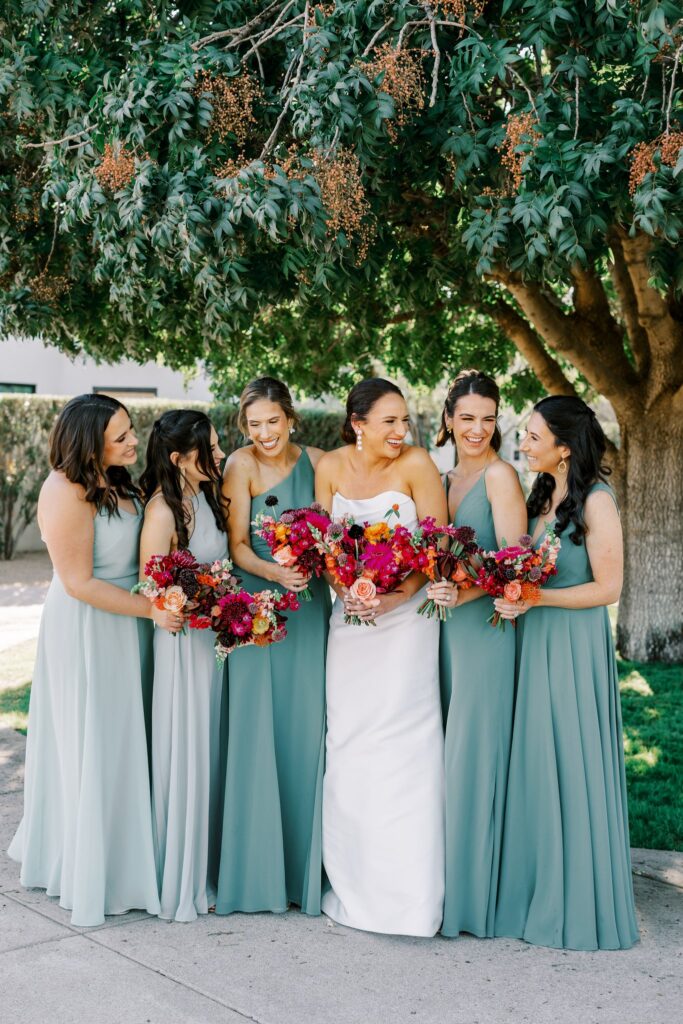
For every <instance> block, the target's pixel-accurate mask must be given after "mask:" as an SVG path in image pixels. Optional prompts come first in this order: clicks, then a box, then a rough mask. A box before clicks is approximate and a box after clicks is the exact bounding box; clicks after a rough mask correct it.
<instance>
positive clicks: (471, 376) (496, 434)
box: [436, 370, 503, 459]
mask: <svg viewBox="0 0 683 1024" xmlns="http://www.w3.org/2000/svg"><path fill="white" fill-rule="evenodd" d="M465 395H481V397H482V398H490V399H491V400H492V401H493V402H495V403H496V416H497V415H498V407H499V406H500V390H499V388H498V385H497V384H496V382H495V380H494V379H493V377H489V375H488V373H482V372H481V370H461V371H460V373H459V374H458V375H457V377H456V378H455V380H454V381H453V383H452V384H451V386H450V387H449V389H448V394H447V395H446V401H445V402H444V406H443V411H442V413H441V424H440V426H439V433H438V434H437V438H436V446H437V448H443V446H444V445H445V444H446V442H447V441H450V442H451V443H452V444H455V438H454V437H453V432H452V431H450V430H449V429H448V427H447V426H446V417H447V416H448V417H450V419H453V415H454V413H455V407H456V405H457V404H458V399H460V398H464V396H465ZM502 443H503V438H502V435H501V432H500V427H499V426H498V424H497V423H496V426H495V428H494V430H493V436H492V437H491V448H492V449H493V451H494V452H499V451H500V446H501V444H502ZM456 459H457V453H456Z"/></svg>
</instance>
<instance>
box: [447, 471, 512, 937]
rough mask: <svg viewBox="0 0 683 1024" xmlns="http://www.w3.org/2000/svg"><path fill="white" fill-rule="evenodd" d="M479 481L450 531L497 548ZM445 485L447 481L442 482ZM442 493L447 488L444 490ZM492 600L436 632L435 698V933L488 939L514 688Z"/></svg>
mask: <svg viewBox="0 0 683 1024" xmlns="http://www.w3.org/2000/svg"><path fill="white" fill-rule="evenodd" d="M485 478H486V473H483V474H482V476H481V477H480V478H479V480H478V481H477V482H476V483H475V485H474V486H473V487H472V489H471V490H470V491H468V493H467V494H466V495H465V497H464V498H463V499H462V501H461V503H460V506H459V508H458V510H457V512H456V515H455V519H454V522H453V525H454V526H471V527H472V528H473V529H474V530H476V533H477V540H478V542H479V544H480V545H481V547H483V548H485V549H486V550H487V551H491V550H495V549H496V548H497V547H498V543H497V540H496V531H495V526H494V523H493V511H492V509H491V503H490V502H489V499H488V496H487V494H486V479H485ZM446 480H447V481H448V478H446ZM447 489H448V487H447ZM492 610H493V607H492V603H491V599H490V598H489V597H481V598H479V599H478V600H476V601H471V602H469V603H468V604H463V605H462V606H461V607H457V606H456V608H455V609H454V610H453V613H452V617H451V618H450V619H447V620H446V621H445V622H443V623H442V624H441V640H440V677H441V698H442V705H443V712H444V722H445V726H446V896H445V901H444V915H443V924H442V927H441V931H442V933H443V934H444V935H458V934H459V933H460V932H469V933H470V934H472V935H478V936H480V937H483V936H491V935H493V925H494V917H495V909H496V892H497V889H498V870H499V866H500V847H501V840H502V835H503V811H504V807H505V789H506V784H507V772H508V763H509V758H510V734H511V730H512V702H513V695H514V684H515V631H514V629H513V628H512V627H511V626H508V627H507V628H506V629H505V631H502V630H500V629H494V628H493V627H492V626H491V625H490V624H489V623H488V622H487V621H486V620H487V619H488V617H489V615H490V614H491V612H492Z"/></svg>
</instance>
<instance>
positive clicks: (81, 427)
mask: <svg viewBox="0 0 683 1024" xmlns="http://www.w3.org/2000/svg"><path fill="white" fill-rule="evenodd" d="M119 409H123V411H124V412H125V413H126V415H127V416H129V418H130V414H129V413H128V410H127V409H126V407H125V405H123V404H122V403H121V402H119V401H118V400H117V399H116V398H111V397H110V396H109V395H77V396H76V397H75V398H72V399H71V401H70V402H67V404H66V405H65V406H64V408H63V409H62V411H61V412H60V414H59V416H58V417H57V421H56V422H55V425H54V427H53V428H52V433H51V434H50V465H51V466H52V468H53V469H56V470H59V471H60V472H62V473H64V475H65V476H66V478H67V480H70V481H71V483H74V484H81V486H82V487H83V488H84V489H85V500H86V501H90V502H92V504H93V505H94V506H95V508H96V509H97V511H98V512H101V511H102V509H105V510H106V511H107V513H108V515H110V516H111V515H118V514H119V498H133V499H135V498H139V497H140V490H139V488H137V487H136V486H135V484H134V483H133V480H132V478H131V475H130V473H129V472H128V470H127V469H126V467H125V466H108V467H107V468H106V469H105V468H104V465H103V462H102V460H103V457H104V432H105V430H106V429H107V427H108V426H109V421H110V419H111V418H112V416H114V415H115V413H117V412H118V411H119ZM103 480H104V481H105V482H104V484H103V483H102V481H103Z"/></svg>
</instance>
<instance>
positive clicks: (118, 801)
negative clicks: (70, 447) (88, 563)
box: [9, 509, 159, 927]
mask: <svg viewBox="0 0 683 1024" xmlns="http://www.w3.org/2000/svg"><path fill="white" fill-rule="evenodd" d="M141 526H142V511H141V510H140V509H138V511H137V512H135V513H132V512H128V511H126V510H125V509H120V510H119V514H118V515H111V516H110V515H108V514H107V512H106V511H103V512H100V513H98V514H97V515H95V517H94V527H95V539H94V546H93V576H95V577H96V578H97V579H101V580H106V581H107V582H108V583H110V584H112V585H113V586H116V587H121V588H122V589H123V590H126V591H129V590H130V588H131V587H132V586H133V584H134V583H136V582H137V579H138V549H139V539H140V528H141ZM139 621H140V620H138V619H136V618H132V617H130V616H127V615H114V614H112V613H111V612H106V611H103V610H102V609H100V608H94V607H93V606H92V605H89V604H86V603H85V602H83V601H79V600H77V599H76V598H75V597H70V596H69V594H67V592H66V590H65V589H64V585H63V583H62V581H61V580H60V578H59V576H58V575H57V574H56V573H55V574H54V575H53V577H52V582H51V583H50V588H49V590H48V592H47V597H46V599H45V606H44V608H43V615H42V618H41V623H40V633H39V636H38V649H37V652H36V665H35V670H34V674H33V685H32V687H31V703H30V707H29V718H28V738H27V745H26V781H25V786H24V816H23V818H22V821H21V824H20V826H19V830H18V832H17V834H16V835H15V837H14V839H13V840H12V844H11V846H10V848H9V855H10V857H13V858H14V859H15V860H18V861H21V884H22V885H24V886H27V887H29V888H33V887H36V888H41V889H45V890H46V891H47V895H48V896H58V897H59V904H60V906H61V907H64V908H65V909H67V910H71V911H72V916H71V923H72V924H74V925H77V926H78V927H93V926H97V925H101V924H103V923H104V917H105V915H106V914H124V913H126V911H128V910H131V909H133V908H136V907H137V908H141V909H144V910H146V911H147V912H148V913H149V914H158V913H159V894H158V890H157V879H156V870H155V863H154V846H153V839H152V811H151V803H150V784H149V767H148V760H147V740H146V736H145V715H144V704H143V687H142V677H141V660H142V653H141V651H142V640H141V637H142V635H143V634H144V633H145V632H146V631H144V630H143V631H140V630H139V628H138V623H139ZM145 624H147V623H145Z"/></svg>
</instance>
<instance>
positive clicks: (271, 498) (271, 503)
mask: <svg viewBox="0 0 683 1024" xmlns="http://www.w3.org/2000/svg"><path fill="white" fill-rule="evenodd" d="M278 504H279V501H278V499H277V497H276V496H275V495H274V494H269V495H268V497H267V498H266V505H267V506H268V508H275V506H276V505H278Z"/></svg>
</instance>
